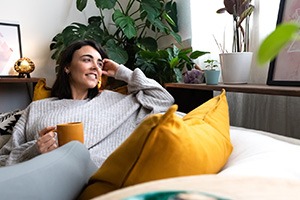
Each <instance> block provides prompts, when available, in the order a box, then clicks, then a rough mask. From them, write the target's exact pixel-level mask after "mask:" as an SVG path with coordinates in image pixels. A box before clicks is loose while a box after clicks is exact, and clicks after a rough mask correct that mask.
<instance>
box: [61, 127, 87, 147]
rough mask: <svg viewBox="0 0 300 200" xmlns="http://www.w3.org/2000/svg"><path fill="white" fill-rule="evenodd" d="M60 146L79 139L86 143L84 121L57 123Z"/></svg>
mask: <svg viewBox="0 0 300 200" xmlns="http://www.w3.org/2000/svg"><path fill="white" fill-rule="evenodd" d="M56 132H57V140H58V146H62V145H64V144H66V143H68V142H70V141H73V140H78V141H79V142H81V143H84V133H83V123H82V122H71V123H65V124H58V125H56Z"/></svg>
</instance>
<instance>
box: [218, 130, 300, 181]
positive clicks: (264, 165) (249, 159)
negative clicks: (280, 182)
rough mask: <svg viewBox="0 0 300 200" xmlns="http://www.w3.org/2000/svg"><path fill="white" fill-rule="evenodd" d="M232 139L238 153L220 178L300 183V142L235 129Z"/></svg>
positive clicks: (264, 133)
mask: <svg viewBox="0 0 300 200" xmlns="http://www.w3.org/2000/svg"><path fill="white" fill-rule="evenodd" d="M230 135H231V141H232V144H233V147H234V149H233V152H232V154H231V156H230V157H229V159H228V162H227V164H226V165H225V166H224V168H223V169H222V171H221V172H220V173H219V175H222V176H223V175H243V176H263V177H278V178H288V179H296V180H300V159H299V156H300V145H299V144H300V140H297V139H293V138H288V137H283V136H280V137H278V136H276V135H275V134H271V133H268V132H264V131H257V130H253V129H246V128H240V127H233V126H232V127H230ZM275 138H276V139H275Z"/></svg>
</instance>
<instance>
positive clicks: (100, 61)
mask: <svg viewBox="0 0 300 200" xmlns="http://www.w3.org/2000/svg"><path fill="white" fill-rule="evenodd" d="M103 66H104V64H103V61H102V60H99V61H98V67H99V68H100V69H103Z"/></svg>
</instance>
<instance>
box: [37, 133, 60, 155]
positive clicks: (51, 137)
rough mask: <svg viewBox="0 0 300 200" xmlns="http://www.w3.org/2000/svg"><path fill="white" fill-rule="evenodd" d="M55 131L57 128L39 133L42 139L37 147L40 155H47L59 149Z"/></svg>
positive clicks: (38, 141) (39, 139)
mask: <svg viewBox="0 0 300 200" xmlns="http://www.w3.org/2000/svg"><path fill="white" fill-rule="evenodd" d="M54 130H55V127H46V128H44V129H43V130H41V131H40V132H39V135H40V137H39V138H38V140H37V146H38V149H39V151H40V153H47V152H49V151H52V150H53V149H56V148H57V142H56V137H55V132H54Z"/></svg>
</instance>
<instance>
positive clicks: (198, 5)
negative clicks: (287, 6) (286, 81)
mask: <svg viewBox="0 0 300 200" xmlns="http://www.w3.org/2000/svg"><path fill="white" fill-rule="evenodd" d="M190 4H191V19H192V20H191V24H192V25H191V27H192V46H193V48H194V49H197V50H202V51H209V52H211V54H210V55H205V56H203V57H200V58H199V59H198V60H197V62H198V64H200V66H201V64H203V61H204V60H206V59H207V58H212V59H216V60H219V53H220V50H219V48H218V46H217V44H216V42H215V40H214V38H213V35H214V36H215V38H216V40H217V42H218V43H220V44H221V45H222V46H225V49H227V50H228V51H229V52H230V51H231V44H232V26H233V20H232V15H229V14H228V13H223V14H217V13H216V11H217V10H218V9H219V8H222V7H224V4H223V0H212V1H199V0H191V2H190ZM252 4H253V5H254V6H255V10H254V13H253V15H252V18H251V23H252V24H253V26H252V31H251V37H250V50H251V51H253V52H254V59H253V61H254V62H253V63H252V71H251V77H250V81H249V82H253V83H261V84H265V83H266V80H267V73H268V65H264V66H258V65H257V64H256V62H255V61H256V51H257V49H258V46H259V44H260V42H261V41H262V39H263V38H265V37H266V36H267V35H268V34H269V33H270V32H271V31H272V30H274V28H275V26H276V21H277V14H278V6H279V0H263V1H259V0H252Z"/></svg>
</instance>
